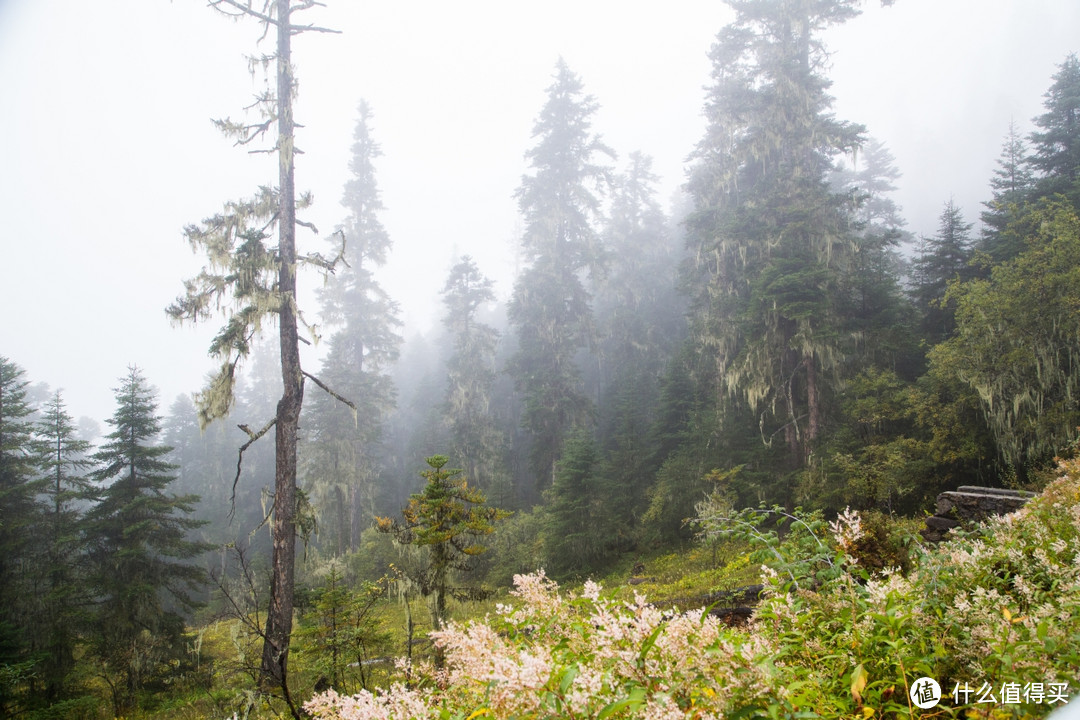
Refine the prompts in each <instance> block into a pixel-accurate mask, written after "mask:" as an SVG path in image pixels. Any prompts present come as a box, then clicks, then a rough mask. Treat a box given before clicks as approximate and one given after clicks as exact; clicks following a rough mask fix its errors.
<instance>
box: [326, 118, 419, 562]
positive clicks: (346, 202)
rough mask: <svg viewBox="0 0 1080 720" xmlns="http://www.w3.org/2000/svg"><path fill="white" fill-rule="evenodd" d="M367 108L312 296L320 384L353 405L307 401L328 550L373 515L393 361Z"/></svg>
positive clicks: (397, 339)
mask: <svg viewBox="0 0 1080 720" xmlns="http://www.w3.org/2000/svg"><path fill="white" fill-rule="evenodd" d="M371 118H372V113H371V109H370V108H369V107H368V105H367V103H366V102H361V103H360V107H359V118H358V120H357V122H356V128H355V130H354V131H353V146H352V157H351V159H350V161H349V170H350V172H351V174H352V177H351V178H350V179H349V180H348V181H347V182H346V183H345V192H344V195H343V197H342V200H341V204H342V206H344V208H345V209H346V211H347V213H348V215H347V217H346V219H345V222H344V223H342V225H341V228H340V231H341V233H342V234H343V235H344V238H345V253H344V257H345V260H346V264H347V266H346V267H344V268H342V269H341V270H340V271H339V272H338V273H337V274H336V276H335V278H334V279H332V280H331V281H330V282H329V283H328V284H327V286H326V287H325V289H323V290H322V291H321V293H320V298H321V300H322V306H323V316H324V319H325V320H326V321H327V322H328V323H331V324H334V325H337V326H338V327H339V329H338V330H337V331H336V332H335V333H334V334H333V335H332V336H331V338H330V343H329V346H330V349H329V352H328V354H327V357H326V360H325V361H324V363H323V369H322V373H321V374H322V376H323V378H324V379H325V380H326V381H327V382H328V383H329V384H330V385H331V386H332V387H333V388H334V389H335V390H336V391H337V392H339V393H340V394H341V395H342V396H344V397H347V398H349V400H350V401H351V402H353V403H354V404H355V405H356V412H350V411H349V409H347V408H345V407H343V406H342V405H341V403H339V402H337V401H336V400H335V399H334V398H330V397H326V396H320V397H319V398H317V399H316V400H315V402H314V403H313V406H312V409H313V412H312V418H311V425H310V426H311V428H312V437H311V440H312V441H313V442H312V443H311V445H310V450H311V457H310V463H309V467H308V474H309V475H311V476H312V478H313V490H314V492H315V497H316V500H317V503H318V505H319V506H320V507H321V508H322V510H323V512H324V514H330V520H331V523H328V524H329V526H330V528H332V533H333V535H335V536H336V541H337V542H336V545H335V551H336V552H338V553H341V552H344V551H347V550H351V549H355V548H356V547H357V545H358V543H359V539H360V537H359V536H360V530H361V529H362V528H363V527H364V526H365V525H366V524H367V523H369V522H370V521H371V518H373V517H374V514H375V502H376V500H375V497H376V485H377V477H378V471H379V456H380V453H379V449H380V441H381V439H382V435H383V425H384V423H385V422H386V418H387V415H388V414H389V412H390V411H391V410H392V409H393V407H394V401H395V399H396V390H395V388H394V383H393V380H392V378H391V377H390V374H389V371H390V368H391V366H392V364H393V363H394V362H395V361H396V360H397V358H398V352H399V348H400V345H401V336H400V335H399V334H398V329H399V328H400V326H401V321H400V320H399V319H398V317H397V313H398V306H397V303H396V302H394V301H393V300H392V299H391V298H390V297H389V296H388V295H387V294H386V291H385V290H384V289H383V288H382V286H381V285H380V284H379V282H378V280H377V279H376V277H375V271H376V270H377V269H378V268H379V267H381V266H382V265H384V264H385V263H386V259H387V255H388V253H389V252H390V248H391V245H392V243H391V241H390V236H389V234H388V233H387V232H386V229H385V228H384V227H383V225H382V222H381V221H380V220H379V213H380V212H382V210H383V203H382V199H381V197H380V193H379V185H378V181H377V179H376V174H375V160H376V159H377V158H378V157H380V156H381V155H382V150H381V149H380V147H379V144H378V143H377V142H375V140H374V139H373V138H372V135H371V127H370V123H371Z"/></svg>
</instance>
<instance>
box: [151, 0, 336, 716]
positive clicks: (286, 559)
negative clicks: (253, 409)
mask: <svg viewBox="0 0 1080 720" xmlns="http://www.w3.org/2000/svg"><path fill="white" fill-rule="evenodd" d="M257 4H258V5H261V9H260V8H259V7H256V4H253V2H252V0H248V2H246V3H242V2H240V1H239V0H211V2H210V5H211V7H213V8H215V9H216V10H218V11H220V12H221V13H223V14H225V15H227V16H230V17H233V18H239V17H248V18H252V19H254V20H256V21H258V22H259V23H260V24H261V25H262V26H263V34H264V37H265V36H266V35H269V34H271V33H273V35H274V36H275V37H276V47H275V51H274V53H273V54H272V55H269V56H266V57H265V63H266V64H267V65H268V64H269V63H270V62H271V61H273V62H274V64H275V69H276V75H277V82H276V84H275V85H274V88H275V89H274V90H273V91H272V92H271V91H267V92H265V93H263V94H261V95H259V96H258V97H257V99H256V102H255V107H258V109H259V110H260V112H261V114H262V115H261V119H260V121H258V122H254V123H252V124H244V123H242V122H236V121H233V120H230V119H225V120H218V121H216V124H217V125H218V127H219V128H221V130H222V131H223V132H224V133H225V134H227V135H229V136H231V137H233V138H235V139H236V144H237V145H249V144H252V143H254V142H256V141H257V140H260V139H263V138H265V137H266V136H267V134H268V133H269V134H271V135H275V134H276V137H275V141H274V143H273V149H272V151H271V152H274V153H275V154H276V155H277V159H278V162H277V166H278V184H277V187H273V188H272V187H267V186H263V187H261V188H260V189H259V191H258V193H256V195H255V196H254V197H252V198H250V199H247V200H243V201H240V202H230V203H226V205H225V208H224V210H223V211H222V212H221V213H219V214H217V215H215V216H213V217H210V218H207V219H206V220H204V221H203V222H202V224H201V225H193V226H190V227H188V228H186V229H185V234H186V235H187V237H188V240H189V241H190V242H191V245H192V248H193V249H196V250H198V249H202V250H204V251H205V252H206V255H207V259H208V265H207V266H206V267H205V268H204V269H203V271H202V272H201V273H200V274H199V275H198V276H197V277H196V278H194V279H193V280H189V281H187V282H186V283H185V292H184V295H182V296H181V297H179V298H177V301H176V302H175V303H174V304H173V305H171V306H170V307H169V308H168V309H167V312H168V313H169V315H170V316H171V317H172V318H173V319H174V320H176V321H178V322H182V321H190V322H198V321H203V320H207V319H209V318H210V317H211V316H212V315H213V314H214V310H216V309H217V308H219V307H223V306H224V307H228V308H229V309H230V311H229V312H228V320H227V321H226V323H225V326H224V327H223V328H222V329H221V331H220V332H219V333H218V334H217V336H216V337H215V338H214V340H213V342H212V343H211V345H210V354H211V355H213V356H214V357H215V358H217V359H218V360H220V362H221V366H220V369H219V370H218V372H217V373H216V374H215V375H214V376H213V378H212V379H211V380H210V382H209V384H208V386H207V389H206V390H205V391H204V392H203V393H201V394H200V395H199V397H198V400H199V402H198V404H199V414H200V421H201V422H202V423H203V425H204V426H205V425H206V424H208V423H210V422H212V421H213V420H216V419H218V418H223V417H225V416H226V415H228V413H229V410H230V408H231V407H232V405H233V402H234V399H235V393H234V388H235V383H236V372H237V368H238V366H239V365H240V363H241V362H242V361H243V360H244V359H245V358H247V357H248V355H249V354H250V352H251V350H252V346H253V341H254V338H255V336H256V335H257V334H258V333H259V331H260V330H261V328H262V324H263V322H264V321H266V320H267V318H269V317H275V318H276V319H277V326H278V346H279V348H280V356H279V360H280V370H281V381H282V395H281V399H280V401H279V402H278V403H277V408H276V411H275V414H274V418H273V419H272V420H270V421H269V422H267V423H266V424H265V425H263V426H262V428H261V429H259V430H257V431H253V430H251V429H250V428H249V427H248V426H247V425H240V428H241V429H242V430H244V431H245V432H246V433H248V435H249V437H250V442H248V443H246V444H245V445H244V446H243V448H244V449H246V448H247V447H248V446H250V444H251V443H253V442H255V441H256V440H258V439H259V438H261V437H263V436H264V435H265V434H266V433H268V432H269V431H270V429H271V428H273V430H274V448H275V457H274V495H273V498H274V506H273V512H272V515H271V519H270V531H271V535H272V538H273V550H272V556H271V576H270V609H269V611H268V612H267V615H266V632H265V633H264V638H263V654H262V664H261V673H262V678H263V680H264V681H265V682H266V683H268V684H271V685H274V686H276V687H278V688H279V689H280V690H281V692H282V694H283V696H284V699H285V700H286V702H287V703H288V705H289V710H290V712H291V713H292V715H293V716H294V717H295V718H299V717H300V714H301V713H300V709H299V708H298V707H297V706H296V704H295V703H294V702H293V701H292V697H291V694H290V692H289V688H288V660H289V638H290V636H291V633H292V621H293V596H294V591H295V573H296V534H297V527H296V524H297V523H296V513H297V506H298V496H297V485H296V462H297V460H296V458H297V453H296V448H297V439H298V430H299V427H300V412H301V409H302V407H303V403H304V382H305V379H306V378H311V379H313V380H314V378H313V376H312V375H311V374H310V373H308V372H305V371H304V369H303V368H302V367H301V364H300V335H299V324H300V322H301V321H302V318H301V315H300V312H299V307H298V305H297V285H296V279H297V269H298V267H299V266H300V265H303V264H307V265H314V266H316V267H319V268H322V269H324V270H327V271H332V270H333V267H334V265H335V264H336V260H332V261H328V260H327V259H326V258H323V257H322V256H321V255H319V254H318V253H311V254H307V255H302V254H300V253H298V252H297V247H296V228H297V226H303V227H307V228H309V229H312V230H314V227H313V226H312V225H311V224H310V223H306V222H304V221H302V220H299V219H298V218H297V210H298V209H302V208H303V207H305V206H306V205H307V204H309V203H310V201H311V198H310V195H301V196H299V197H297V192H296V173H295V159H296V154H297V152H298V150H297V146H296V129H297V127H298V125H297V123H296V121H295V119H294V117H293V100H294V97H295V94H296V87H297V83H296V77H295V75H294V73H293V71H294V68H293V64H292V38H293V37H294V36H295V35H299V34H302V33H305V32H334V31H332V30H328V29H327V28H323V27H318V26H316V25H314V24H303V25H301V24H298V23H295V22H294V21H293V18H294V13H296V14H298V13H300V12H302V11H305V10H309V9H311V8H312V7H314V6H316V5H319V4H321V3H301V4H298V5H293V4H292V3H290V2H289V0H262V2H261V3H257ZM274 131H276V133H275V132H274ZM271 229H276V230H277V239H278V244H277V246H276V247H272V246H270V245H268V244H267V242H266V241H267V240H269V239H270V238H271V233H270V232H268V231H270V230H271ZM315 382H316V383H318V381H315ZM242 453H243V449H242V450H241V454H242Z"/></svg>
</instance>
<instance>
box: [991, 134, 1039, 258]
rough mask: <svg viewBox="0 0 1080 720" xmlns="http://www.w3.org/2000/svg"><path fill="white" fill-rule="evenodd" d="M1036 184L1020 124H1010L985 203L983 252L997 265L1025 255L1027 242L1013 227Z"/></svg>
mask: <svg viewBox="0 0 1080 720" xmlns="http://www.w3.org/2000/svg"><path fill="white" fill-rule="evenodd" d="M1034 185H1035V181H1034V176H1033V175H1032V172H1031V166H1030V159H1029V156H1028V149H1027V144H1026V143H1025V142H1024V139H1023V138H1022V137H1021V136H1020V134H1019V133H1018V132H1017V130H1016V125H1015V124H1014V123H1009V133H1008V134H1007V135H1006V136H1005V141H1004V142H1003V143H1002V145H1001V155H1000V156H998V161H997V167H996V168H994V176H993V177H992V178H990V189H991V190H992V191H993V197H992V198H991V199H990V200H989V201H988V202H985V203H983V205H984V206H985V207H986V210H984V211H983V212H982V215H981V216H980V218H981V219H982V223H983V230H982V237H981V239H980V242H979V249H980V250H981V251H982V252H984V253H986V255H987V256H988V258H989V259H990V261H991V262H993V263H994V264H1000V263H1003V262H1006V261H1007V260H1011V259H1013V258H1014V257H1016V256H1017V255H1019V254H1020V253H1021V252H1023V249H1024V244H1023V240H1022V239H1021V238H1019V237H1017V235H1016V234H1015V233H1011V232H1009V224H1010V223H1012V222H1014V221H1015V220H1016V219H1017V218H1018V217H1019V215H1020V213H1021V212H1022V211H1023V208H1024V205H1025V203H1027V201H1028V200H1029V199H1030V196H1031V191H1032V189H1033V188H1034Z"/></svg>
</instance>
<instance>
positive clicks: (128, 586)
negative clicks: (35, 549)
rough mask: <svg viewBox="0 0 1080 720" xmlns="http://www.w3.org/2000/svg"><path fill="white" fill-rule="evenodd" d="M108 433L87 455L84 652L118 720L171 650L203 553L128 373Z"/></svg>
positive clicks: (153, 408) (151, 399)
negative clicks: (95, 665) (90, 496)
mask: <svg viewBox="0 0 1080 720" xmlns="http://www.w3.org/2000/svg"><path fill="white" fill-rule="evenodd" d="M116 402H117V408H116V411H115V412H114V413H113V416H112V417H111V418H110V419H109V420H108V423H109V425H111V426H112V428H113V430H112V432H111V433H109V434H108V435H107V436H106V437H105V439H104V442H103V444H102V445H101V447H100V448H99V449H98V450H97V452H95V453H94V455H93V460H94V462H95V464H96V467H97V469H96V470H95V471H94V472H93V473H92V475H91V477H92V479H93V481H94V483H95V484H96V485H97V486H98V487H100V488H101V489H100V490H99V495H100V497H99V499H98V502H97V504H96V505H95V506H94V507H93V508H92V509H91V510H90V511H89V512H88V513H87V518H86V523H87V543H88V549H89V555H90V567H91V573H92V575H91V585H92V588H93V590H94V594H95V597H96V605H97V609H96V612H95V617H94V636H93V647H94V652H95V655H96V656H97V658H98V659H99V661H100V662H101V664H102V667H103V670H104V673H105V677H106V678H108V679H109V680H110V683H111V688H112V691H113V697H114V705H115V706H116V709H117V712H118V713H119V712H120V711H122V710H123V709H125V708H127V707H130V706H131V704H132V702H133V701H134V700H135V698H136V694H137V692H138V691H139V689H140V688H141V687H142V686H143V685H144V683H145V682H146V681H147V680H148V679H150V678H151V677H153V676H154V675H155V674H156V673H157V672H160V667H159V665H158V663H160V662H162V661H163V660H164V659H167V658H168V657H170V655H174V654H175V653H177V652H178V651H180V650H181V649H182V648H181V645H180V640H181V636H182V634H183V631H184V616H183V615H182V614H181V613H182V612H183V611H186V610H191V609H192V608H193V607H194V606H195V602H194V600H193V599H192V596H191V593H192V592H193V591H196V590H198V589H199V588H200V587H201V586H202V585H203V583H204V582H205V576H204V572H203V571H202V570H201V569H200V568H198V567H196V566H194V565H192V564H191V563H190V560H191V558H193V557H195V556H197V555H198V554H199V553H201V552H203V551H204V550H206V549H207V548H206V546H204V545H202V544H201V543H198V542H192V541H190V540H189V539H188V534H189V533H190V532H191V531H192V530H194V529H195V528H197V527H199V526H200V525H201V524H202V523H200V522H199V521H197V520H194V519H192V518H190V517H189V514H190V513H191V511H192V507H193V506H194V504H195V502H196V501H197V500H198V498H197V497H195V496H191V495H187V496H177V495H173V494H170V493H169V492H168V488H169V486H170V484H171V483H172V482H173V480H174V479H175V475H174V471H175V469H176V467H175V466H174V465H171V464H170V463H168V462H166V461H165V456H166V455H168V453H169V452H171V450H172V448H170V447H168V446H165V445H159V444H157V439H158V435H159V433H160V430H161V423H160V418H158V416H157V414H156V413H157V401H156V399H155V393H154V390H153V389H152V388H151V387H149V386H148V385H147V383H146V380H145V379H144V378H143V376H142V373H141V372H140V371H139V370H138V369H137V368H134V367H133V368H131V369H130V370H129V371H128V374H127V376H126V377H124V378H122V379H121V384H120V386H119V387H118V388H116Z"/></svg>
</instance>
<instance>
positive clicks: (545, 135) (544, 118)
mask: <svg viewBox="0 0 1080 720" xmlns="http://www.w3.org/2000/svg"><path fill="white" fill-rule="evenodd" d="M583 92H584V88H583V85H582V83H581V80H580V79H579V78H578V76H577V75H575V74H574V73H573V72H571V71H570V68H569V67H567V65H566V63H565V62H564V61H563V60H562V59H560V60H559V62H558V64H557V66H556V70H555V82H554V83H552V85H551V86H550V87H549V88H548V99H547V102H546V103H545V105H544V108H543V109H542V110H541V112H540V117H539V119H538V120H537V122H536V125H535V126H534V128H533V137H535V138H537V141H536V145H535V146H534V147H533V148H532V149H531V150H530V151H529V152H528V153H527V154H526V157H528V158H529V161H530V164H531V166H532V168H533V174H531V175H526V176H525V177H523V178H522V181H521V186H520V187H519V188H518V190H517V199H518V206H519V208H520V210H521V212H522V214H523V215H524V216H525V223H526V226H525V233H524V236H523V237H522V241H521V244H522V250H523V251H524V254H525V258H526V260H527V261H528V262H529V266H528V267H527V268H526V269H525V271H524V272H523V273H522V274H521V276H520V277H519V278H518V280H517V283H516V285H515V286H514V294H513V298H512V299H511V302H510V308H509V317H510V322H511V323H512V324H513V325H514V326H515V327H516V328H517V335H518V341H519V349H518V352H517V354H516V355H515V356H514V358H513V360H512V362H511V364H510V367H509V371H510V373H511V375H512V376H513V377H514V379H515V382H516V383H517V386H518V389H519V391H520V392H521V393H522V394H523V396H524V403H525V410H524V413H523V423H524V425H525V427H526V429H527V430H528V432H529V434H530V436H531V442H532V451H531V465H532V470H533V474H534V477H535V479H536V482H537V484H538V486H540V487H546V486H548V485H549V484H550V483H551V480H552V478H553V473H554V468H555V462H556V461H557V459H558V457H559V454H560V452H561V449H562V443H563V439H564V438H565V436H566V434H567V433H568V432H569V431H570V429H571V428H572V427H573V426H574V425H576V424H577V423H580V422H583V421H584V420H586V419H587V418H588V416H589V413H590V411H591V403H590V402H589V400H588V398H587V397H585V395H584V394H583V392H582V387H581V377H580V372H579V371H578V369H577V366H576V365H575V356H576V355H577V353H578V351H579V350H581V349H582V348H585V347H587V346H588V345H589V343H590V342H591V339H592V337H593V320H592V310H591V308H590V296H589V292H588V291H587V290H586V288H585V285H584V284H583V282H582V275H583V274H584V273H586V272H589V273H593V274H596V273H597V272H598V271H599V269H600V267H601V266H602V262H603V253H602V252H601V247H600V236H599V234H598V233H597V231H596V230H595V228H594V221H595V219H596V217H597V216H598V214H599V212H600V199H599V196H598V194H597V192H598V189H599V188H602V186H603V185H604V183H606V182H607V179H608V171H607V169H606V168H605V167H603V166H601V165H598V164H596V161H595V158H596V157H597V156H599V155H608V156H613V153H612V151H611V150H610V149H609V148H608V147H607V146H606V145H604V144H603V143H602V142H601V141H600V139H599V138H598V137H597V136H595V135H593V134H592V132H591V130H590V126H591V118H592V115H593V113H595V112H596V109H597V103H596V101H595V100H594V99H593V98H592V96H588V95H584V94H583ZM594 188H596V190H594Z"/></svg>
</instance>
